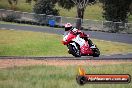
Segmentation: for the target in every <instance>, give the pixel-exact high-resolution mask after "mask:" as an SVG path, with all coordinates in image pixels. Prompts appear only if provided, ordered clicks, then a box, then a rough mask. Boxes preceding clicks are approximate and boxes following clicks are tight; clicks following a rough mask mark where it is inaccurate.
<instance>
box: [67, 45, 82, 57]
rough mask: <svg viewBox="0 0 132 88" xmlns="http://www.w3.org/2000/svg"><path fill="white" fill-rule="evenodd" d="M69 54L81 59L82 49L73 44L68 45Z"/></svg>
mask: <svg viewBox="0 0 132 88" xmlns="http://www.w3.org/2000/svg"><path fill="white" fill-rule="evenodd" d="M68 49H69V52H70V53H71V54H72V55H73V56H75V57H81V53H80V49H79V48H77V49H76V47H75V46H73V45H71V44H69V45H68Z"/></svg>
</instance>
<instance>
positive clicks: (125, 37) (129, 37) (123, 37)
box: [0, 24, 132, 44]
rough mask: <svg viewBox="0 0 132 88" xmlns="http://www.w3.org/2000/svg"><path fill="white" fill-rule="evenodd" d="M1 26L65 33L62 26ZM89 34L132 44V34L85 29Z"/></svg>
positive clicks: (98, 37)
mask: <svg viewBox="0 0 132 88" xmlns="http://www.w3.org/2000/svg"><path fill="white" fill-rule="evenodd" d="M0 28H6V29H15V30H25V31H35V32H47V33H55V34H63V33H64V30H63V29H61V28H56V29H54V28H51V27H42V26H41V27H38V26H32V25H31V26H22V25H17V24H0ZM84 32H85V33H87V34H89V35H90V37H91V38H95V39H101V40H107V41H114V42H122V43H128V44H132V34H118V33H105V32H97V31H84Z"/></svg>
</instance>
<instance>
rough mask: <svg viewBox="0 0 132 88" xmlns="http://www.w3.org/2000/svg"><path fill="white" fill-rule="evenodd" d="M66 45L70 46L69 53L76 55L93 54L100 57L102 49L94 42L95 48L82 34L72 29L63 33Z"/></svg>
mask: <svg viewBox="0 0 132 88" xmlns="http://www.w3.org/2000/svg"><path fill="white" fill-rule="evenodd" d="M62 43H63V44H64V45H67V47H68V53H69V54H72V55H73V56H75V57H81V56H93V57H99V55H100V51H99V49H98V48H97V46H96V45H95V44H94V48H90V46H89V44H88V41H85V40H84V39H83V38H81V37H80V35H79V34H78V35H76V34H74V33H73V32H72V31H67V32H65V33H64V35H63V41H62Z"/></svg>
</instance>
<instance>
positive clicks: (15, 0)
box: [8, 0, 18, 10]
mask: <svg viewBox="0 0 132 88" xmlns="http://www.w3.org/2000/svg"><path fill="white" fill-rule="evenodd" d="M8 3H9V4H10V5H11V9H12V10H15V9H16V5H17V3H18V0H8Z"/></svg>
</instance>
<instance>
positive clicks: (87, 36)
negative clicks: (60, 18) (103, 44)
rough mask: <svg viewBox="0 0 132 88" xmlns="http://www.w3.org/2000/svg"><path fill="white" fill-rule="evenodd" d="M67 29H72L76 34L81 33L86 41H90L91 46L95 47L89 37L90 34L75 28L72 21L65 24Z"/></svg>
mask: <svg viewBox="0 0 132 88" xmlns="http://www.w3.org/2000/svg"><path fill="white" fill-rule="evenodd" d="M65 31H72V32H73V33H74V34H76V35H78V34H80V37H81V38H83V39H84V40H85V41H88V44H89V46H90V48H95V46H94V44H93V42H92V41H91V40H90V38H89V35H87V34H85V33H84V32H82V31H81V30H79V29H76V28H74V27H73V26H72V24H71V23H66V24H65Z"/></svg>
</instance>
